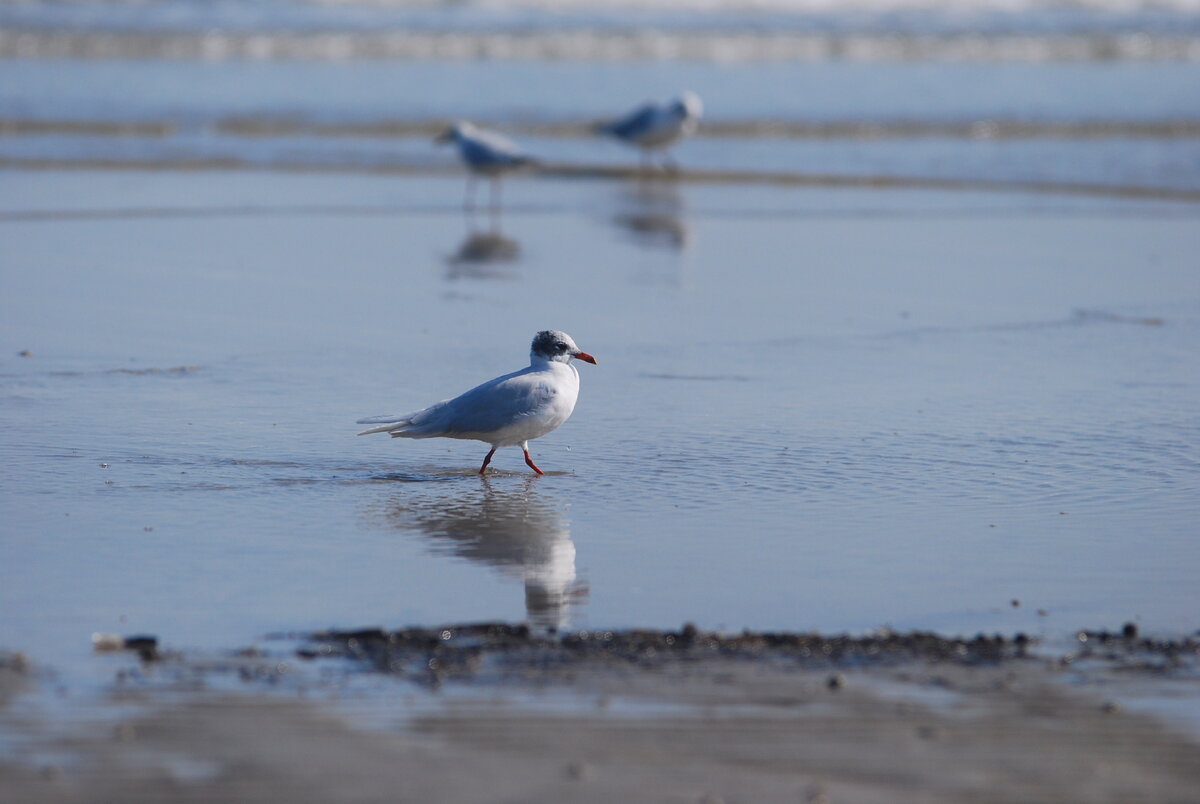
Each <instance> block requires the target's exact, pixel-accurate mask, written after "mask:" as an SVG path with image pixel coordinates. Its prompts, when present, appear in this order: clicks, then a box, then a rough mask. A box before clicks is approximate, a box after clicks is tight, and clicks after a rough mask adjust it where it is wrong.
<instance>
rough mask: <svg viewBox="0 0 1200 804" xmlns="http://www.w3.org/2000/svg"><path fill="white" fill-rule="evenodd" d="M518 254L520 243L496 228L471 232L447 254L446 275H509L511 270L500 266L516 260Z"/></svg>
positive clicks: (497, 277)
mask: <svg viewBox="0 0 1200 804" xmlns="http://www.w3.org/2000/svg"><path fill="white" fill-rule="evenodd" d="M520 256H521V244H520V243H518V242H517V241H516V240H513V239H512V238H510V237H505V236H504V235H502V234H501V233H500V232H498V231H493V232H471V233H470V234H468V235H467V239H466V240H464V241H462V243H461V244H460V245H459V247H458V251H456V252H454V254H452V255H451V256H450V257H449V258H447V260H446V262H447V263H449V265H450V270H449V272H448V274H447V275H448V278H450V279H460V278H464V277H465V278H470V279H508V278H510V277H511V274H510V273H508V270H507V269H506V268H501V267H499V266H502V265H505V264H507V263H511V262H516V261H517V259H518V258H519V257H520Z"/></svg>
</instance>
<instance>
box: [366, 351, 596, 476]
mask: <svg viewBox="0 0 1200 804" xmlns="http://www.w3.org/2000/svg"><path fill="white" fill-rule="evenodd" d="M575 358H577V359H579V360H582V361H584V362H585V363H591V364H593V365H595V363H596V358H594V357H592V356H591V355H589V354H588V353H587V352H585V351H583V350H582V349H580V348H579V347H578V346H576V345H575V341H574V340H572V339H571V336H570V335H568V334H567V333H565V332H560V331H558V330H544V331H542V332H539V333H538V334H537V335H535V336H534V338H533V343H532V344H530V347H529V366H528V367H527V368H523V369H521V370H520V371H514V372H513V373H511V374H505V375H504V376H502V377H497V378H495V379H494V380H488V381H487V382H485V383H484V384H483V385H479V386H476V387H475V388H472V389H471V390H470V391H467V392H466V393H465V394H462V395H460V396H457V397H455V398H454V399H448V400H445V401H443V402H438V403H437V404H436V405H430V406H429V407H427V408H425V409H424V410H418V411H416V412H415V413H405V414H402V415H391V416H373V417H371V418H369V419H359V420H358V423H359V424H374V425H376V426H375V427H371V428H370V429H367V430H363V431H362V432H361V433H359V435H367V434H368V433H388V434H389V435H391V437H392V438H466V439H471V440H474V441H483V442H484V443H487V444H491V445H492V449H491V451H490V452H488V454H487V457H486V458H484V459H483V466H481V467H480V468H479V474H483V473H484V472H485V471H487V468H488V463H489V462H490V461H491V460H492V455H494V454H495V453H496V450H497V449H499V448H500V447H513V446H519V447H520V448H521V451H522V452H524V453H525V463H526V464H527V465H528V466H529V468H530V469H532V470H533V471H535V472H537V473H538V474H539V475H542V474H545V472H543V471H542V470H541V469H539V468H538V467H537V464H535V463H534V462H533V458H531V457H530V456H529V441H530V440H532V439H534V438H540V437H542V436H544V435H546V433H549V432H551V431H552V430H556V429H558V427H559V426H560V425H561V424H562V423H563V422H565V421H566V420H567V419H568V418H570V416H571V412H572V411H573V410H575V400H576V399H578V398H579V370H578V369H577V368H575V366H573V365H572V364H571V361H572V359H575Z"/></svg>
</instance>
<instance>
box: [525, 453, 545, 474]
mask: <svg viewBox="0 0 1200 804" xmlns="http://www.w3.org/2000/svg"><path fill="white" fill-rule="evenodd" d="M523 451H524V453H525V464H526V465H527V466H528V467H529V468H530V469H532V470H533V471H535V472H537V473H538V474H539V475H544V474H546V473H545V472H543V471H542V470H541V469H538V467H537V464H536V463H534V462H533V458H530V457H529V450H527V449H526V450H523Z"/></svg>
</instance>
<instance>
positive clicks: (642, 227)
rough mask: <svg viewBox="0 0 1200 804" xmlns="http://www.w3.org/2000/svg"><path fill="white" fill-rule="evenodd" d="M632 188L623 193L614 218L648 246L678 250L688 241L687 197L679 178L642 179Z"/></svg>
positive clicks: (631, 234) (636, 238) (638, 240)
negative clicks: (677, 180)
mask: <svg viewBox="0 0 1200 804" xmlns="http://www.w3.org/2000/svg"><path fill="white" fill-rule="evenodd" d="M625 187H633V188H635V189H633V190H632V191H628V190H626V191H625V192H623V193H622V198H621V202H622V203H621V206H623V207H627V209H625V210H622V211H620V212H618V213H617V214H616V215H615V216H614V217H613V221H614V222H615V223H616V224H617V225H618V226H620V227H621V228H622V229H624V230H625V231H626V232H628V233H629V235H630V236H631V237H632V239H634V240H636V241H637V242H639V243H641V244H642V245H645V246H651V247H654V246H658V247H666V248H669V249H673V250H676V251H679V250H682V249H683V248H685V247H686V246H687V244H688V226H687V223H686V222H685V221H684V220H683V218H682V213H683V211H684V203H683V198H682V197H681V196H680V195H679V190H678V188H677V187H676V184H675V182H663V181H638V182H636V184H632V185H625Z"/></svg>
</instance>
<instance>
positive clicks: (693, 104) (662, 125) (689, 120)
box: [596, 92, 704, 168]
mask: <svg viewBox="0 0 1200 804" xmlns="http://www.w3.org/2000/svg"><path fill="white" fill-rule="evenodd" d="M703 112H704V106H703V104H701V103H700V96H699V95H697V94H696V93H694V92H684V93H683V94H682V95H680V96H679V97H678V98H676V99H675V100H673V101H671V102H669V103H665V104H661V105H660V104H657V103H647V104H644V105H643V106H639V107H638V108H637V109H634V110H633V111H632V112H630V113H629V114H627V115H625V116H624V117H622V118H620V119H618V120H614V121H612V122H611V123H604V124H602V125H600V126H598V127H597V129H596V130H597V131H598V132H600V133H601V134H608V135H610V136H613V137H616V138H617V139H619V140H621V141H622V142H625V143H627V144H629V145H633V146H635V147H637V148H641V149H642V160H643V163H644V162H645V161H646V160H647V158H648V157H649V154H650V152H651V151H660V150H661V151H664V152H665V149H667V148H669V147H671V146H672V145H674V144H675V143H676V142H678V141H679V140H681V139H683V138H684V137H690V136H691V135H692V134H694V133H695V132H696V127H697V126H698V125H699V123H700V115H701V114H703ZM664 161H665V163H666V165H667V166H668V167H670V168H674V167H675V164H674V162H672V161H671V158H670V156H669V155H666V154H665V155H664Z"/></svg>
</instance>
